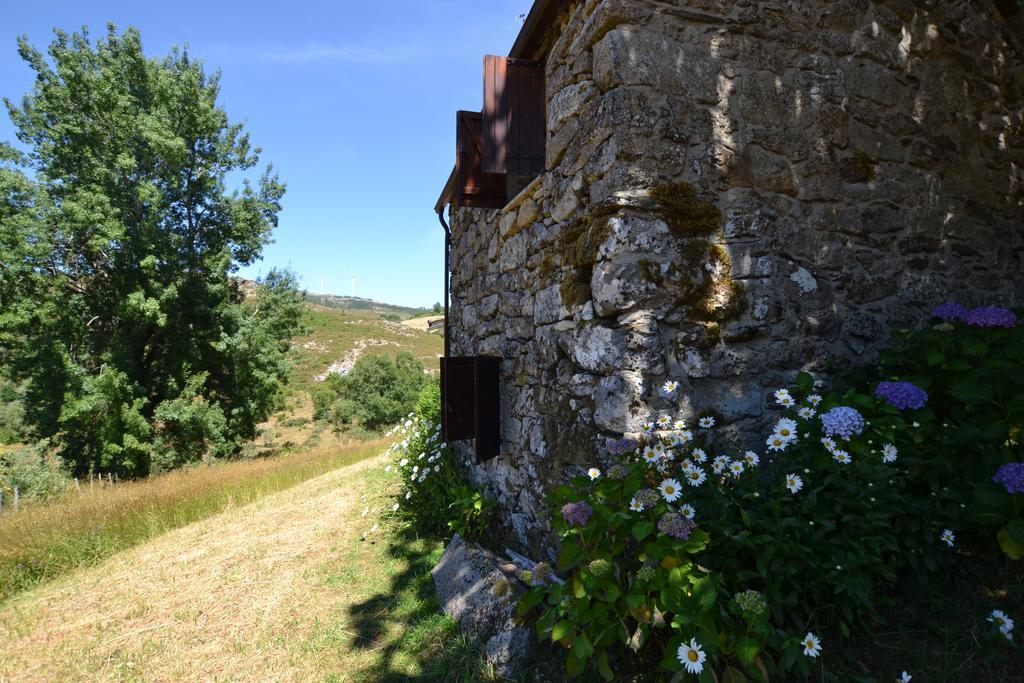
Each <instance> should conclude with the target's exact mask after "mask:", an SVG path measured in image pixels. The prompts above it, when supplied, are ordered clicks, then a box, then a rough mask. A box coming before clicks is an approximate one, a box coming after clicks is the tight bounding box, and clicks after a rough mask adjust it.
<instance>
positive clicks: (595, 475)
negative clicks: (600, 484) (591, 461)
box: [587, 467, 601, 481]
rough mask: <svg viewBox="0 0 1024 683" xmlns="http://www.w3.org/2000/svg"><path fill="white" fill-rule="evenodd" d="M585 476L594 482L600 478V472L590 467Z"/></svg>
mask: <svg viewBox="0 0 1024 683" xmlns="http://www.w3.org/2000/svg"><path fill="white" fill-rule="evenodd" d="M587 476H588V477H590V481H594V480H595V479H597V478H598V477H600V476H601V470H599V469H597V468H596V467H591V468H590V469H589V470H587Z"/></svg>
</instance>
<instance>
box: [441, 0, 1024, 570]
mask: <svg viewBox="0 0 1024 683" xmlns="http://www.w3.org/2000/svg"><path fill="white" fill-rule="evenodd" d="M558 31H559V33H556V35H557V40H556V42H555V43H554V46H553V48H552V51H551V55H550V57H549V60H548V64H547V78H548V82H547V87H548V145H547V167H548V169H549V171H548V172H547V173H546V174H544V175H543V176H541V177H540V178H539V179H538V180H537V181H535V183H534V184H533V185H531V186H530V187H529V188H527V190H525V191H524V192H523V193H522V194H521V195H520V196H519V197H517V198H516V200H514V201H513V202H512V204H510V206H509V207H506V208H505V209H504V210H501V211H482V210H474V209H462V210H458V211H456V212H455V213H454V215H453V216H452V227H453V245H454V249H453V261H452V280H451V290H452V301H453V307H452V315H451V321H450V326H449V330H450V333H451V335H452V340H453V352H454V353H455V354H457V355H461V354H466V355H471V354H494V355H499V356H501V357H502V358H504V362H503V365H502V397H501V398H502V419H503V439H504V444H503V453H502V455H501V456H499V457H498V458H496V459H495V460H493V461H491V462H489V463H487V464H484V465H482V466H478V467H475V468H474V470H473V472H474V476H475V477H476V478H477V479H478V480H479V481H481V482H485V483H487V484H488V486H489V487H490V488H491V489H492V492H493V493H494V494H495V495H497V496H498V497H499V501H500V504H501V508H502V510H503V513H504V514H505V516H506V520H505V521H506V522H507V523H508V525H509V528H510V530H511V532H512V534H513V535H514V536H515V539H516V540H517V542H518V543H519V544H520V545H521V546H526V547H528V548H530V549H531V550H532V551H534V552H536V553H538V554H539V553H540V552H541V550H542V548H543V547H544V546H546V544H547V527H546V523H545V517H546V514H547V512H546V510H545V509H544V508H545V495H546V491H547V490H548V489H549V487H550V485H551V484H552V483H553V482H556V481H559V480H562V479H564V478H565V477H566V476H569V475H572V474H575V473H576V472H577V471H578V468H580V467H583V466H584V465H587V466H589V465H591V464H593V463H595V462H596V461H599V460H600V459H601V454H602V453H604V452H605V451H604V446H605V444H606V443H607V440H608V439H610V438H616V437H619V436H620V435H621V434H622V433H623V432H630V431H636V430H637V429H638V427H639V425H640V423H641V422H642V421H643V420H644V419H645V418H646V417H647V416H648V415H649V414H657V413H659V412H672V413H673V414H674V413H675V412H676V410H677V409H680V410H681V411H682V413H683V415H684V416H685V417H688V418H690V419H691V420H692V419H693V418H694V417H695V416H697V415H703V414H709V413H712V414H715V415H716V416H717V417H718V419H719V420H720V422H721V423H722V424H723V425H724V426H725V427H724V429H723V430H722V433H721V436H720V437H719V438H720V439H722V441H723V444H722V447H723V448H725V447H726V446H725V443H727V442H728V443H730V445H731V446H736V447H738V446H740V445H746V444H750V443H757V444H760V443H761V438H763V437H760V436H758V435H759V434H761V433H762V432H761V431H760V430H761V429H762V427H763V421H764V420H766V419H768V417H769V416H768V415H767V414H766V411H767V410H768V408H767V406H768V397H769V394H770V392H771V390H773V389H774V388H776V387H778V386H780V385H783V384H785V383H787V382H788V381H790V380H791V379H792V377H793V375H794V373H795V372H796V371H798V370H801V369H824V368H826V367H827V365H828V363H829V362H831V361H839V362H847V361H853V362H863V361H865V360H868V359H869V358H870V356H871V354H872V352H873V351H874V350H875V349H876V348H877V347H879V346H880V345H882V344H884V343H885V341H886V337H887V332H888V330H890V329H892V328H894V327H899V326H906V325H912V324H918V323H921V322H922V321H923V320H924V319H925V318H926V316H927V311H928V310H929V309H930V307H931V306H932V305H934V304H936V303H939V302H941V301H943V300H945V299H947V298H951V297H953V298H957V299H959V300H960V301H961V302H963V303H966V304H980V303H986V304H1002V305H1019V304H1021V302H1022V297H1024V280H1022V277H1021V271H1022V270H1024V263H1022V261H1024V218H1022V216H1024V212H1022V206H1024V193H1022V189H1021V183H1022V181H1024V172H1022V165H1024V134H1022V108H1024V97H1022V94H1021V93H1022V92H1024V58H1022V55H1021V53H1019V52H1018V51H1016V49H1015V48H1014V47H1011V46H1010V45H1008V44H1007V42H1006V40H1005V38H1004V36H1003V33H1002V25H1001V19H1000V18H999V17H998V15H996V14H995V13H994V10H993V9H992V8H991V5H990V3H988V2H980V1H979V2H937V1H932V2H927V1H925V2H918V1H916V0H915V1H912V0H889V1H886V2H880V1H879V2H871V1H869V0H838V1H836V0H804V1H802V2H785V3H783V2H758V1H746V2H733V1H732V0H728V1H726V0H688V1H678V2H658V1H655V0H589V1H587V2H578V3H575V4H574V5H573V6H572V9H571V11H570V13H569V15H568V16H567V18H566V20H565V23H564V24H563V25H562V26H561V27H558ZM666 379H675V380H678V381H680V382H681V390H680V396H682V397H683V400H682V405H681V406H676V405H670V404H669V402H668V399H666V398H665V397H664V396H663V395H662V394H660V393H659V389H658V388H659V387H660V386H661V384H662V383H663V382H664V381H665V380H666Z"/></svg>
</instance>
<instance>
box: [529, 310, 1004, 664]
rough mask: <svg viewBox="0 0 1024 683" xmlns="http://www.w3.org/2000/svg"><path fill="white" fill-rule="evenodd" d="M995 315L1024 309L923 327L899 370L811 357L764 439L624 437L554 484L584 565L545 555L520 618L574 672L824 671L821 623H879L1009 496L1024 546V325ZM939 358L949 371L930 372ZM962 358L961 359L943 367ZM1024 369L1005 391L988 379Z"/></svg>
mask: <svg viewBox="0 0 1024 683" xmlns="http://www.w3.org/2000/svg"><path fill="white" fill-rule="evenodd" d="M971 320H974V321H975V322H974V323H972V322H971ZM992 320H996V321H1002V322H1005V321H1007V320H1008V318H1007V317H1006V316H1005V315H1002V314H997V313H992V312H991V311H990V312H988V313H985V314H978V315H976V316H975V317H974V318H973V319H972V318H967V317H965V324H963V325H949V324H945V323H944V324H943V326H940V327H938V328H936V329H934V330H928V331H924V332H921V333H916V334H910V333H907V334H905V335H903V337H902V341H901V343H900V345H898V346H897V347H896V348H895V349H894V350H893V352H891V353H890V354H887V355H886V356H885V357H884V358H883V359H882V362H881V365H880V366H879V367H880V368H882V372H881V374H880V373H879V372H878V368H875V369H874V370H872V371H865V372H862V373H860V374H859V375H858V376H857V380H858V382H857V383H856V384H853V383H847V384H845V385H844V386H842V387H839V388H837V389H836V390H834V391H832V392H829V393H825V392H822V394H818V393H815V392H816V391H817V390H818V387H817V386H815V382H814V380H813V378H812V377H811V376H810V375H808V374H806V373H801V375H799V376H798V377H797V379H796V384H795V386H794V387H791V388H789V389H780V390H778V391H776V392H775V394H774V400H775V403H776V404H777V405H778V407H780V408H781V409H783V410H785V411H787V414H786V415H785V416H784V417H782V418H781V419H779V420H778V421H777V423H776V426H775V429H774V431H773V433H772V434H771V435H770V436H769V437H768V439H767V440H766V448H767V450H766V451H765V452H764V455H758V454H756V453H754V452H751V451H748V452H746V453H744V454H743V455H735V454H733V455H731V456H727V455H723V454H721V453H722V451H717V452H716V451H715V450H714V449H713V447H714V446H715V445H716V443H717V442H716V441H715V438H714V424H715V420H714V418H713V417H712V416H710V415H706V416H704V417H702V418H701V419H700V420H699V421H698V425H699V427H698V428H696V429H689V428H688V427H687V425H686V424H685V422H683V421H682V420H674V419H673V418H672V416H667V415H665V416H661V417H660V418H659V419H658V420H657V421H656V422H655V421H652V422H649V423H647V424H646V425H645V430H644V434H642V435H640V436H639V437H638V438H637V439H636V440H631V439H623V440H621V441H618V442H615V443H613V444H612V445H611V447H610V448H609V454H610V455H611V456H613V458H614V460H615V461H614V462H613V463H612V464H610V465H606V471H602V470H601V469H600V468H597V467H594V468H591V469H590V471H589V472H588V473H587V475H586V476H580V477H577V478H575V479H573V480H572V481H571V482H570V483H569V484H568V485H566V486H563V487H559V488H558V489H556V490H555V491H554V492H553V495H552V501H551V503H552V509H554V510H556V513H555V515H554V517H553V521H552V526H553V529H554V530H555V532H556V533H557V534H558V535H559V537H560V538H561V539H562V540H561V549H560V553H559V555H558V561H557V566H556V570H557V571H558V572H559V573H562V574H563V575H564V576H565V577H566V580H565V582H564V583H560V582H558V581H555V580H553V579H552V580H538V579H537V577H538V575H540V576H543V575H544V574H545V572H538V570H534V572H533V573H532V579H533V582H534V584H535V585H534V586H533V587H532V588H530V590H528V591H527V592H526V593H525V594H524V596H523V598H522V600H521V602H520V608H519V611H520V615H521V616H527V615H529V616H530V617H531V618H533V619H536V627H537V631H538V634H539V635H541V636H543V637H548V638H550V639H551V640H552V641H555V642H558V643H560V644H561V645H563V646H564V647H566V648H567V649H568V650H569V653H568V659H567V662H566V669H567V672H568V673H569V674H570V675H577V674H580V673H582V672H583V671H585V670H586V669H588V668H591V667H592V668H596V670H597V671H598V673H600V674H601V675H602V676H603V677H604V678H605V679H608V680H610V679H611V678H613V677H614V675H615V672H614V671H613V670H612V662H615V661H622V657H621V654H622V653H623V651H624V650H625V649H626V648H628V649H631V650H633V651H634V652H636V653H637V654H638V655H639V656H640V658H641V660H642V661H643V662H645V663H646V665H648V666H649V665H651V664H652V663H654V662H657V664H655V665H656V666H660V667H661V668H662V669H665V670H669V671H680V670H683V669H685V670H686V671H688V672H691V673H696V674H701V676H702V677H703V679H704V680H712V677H720V679H721V680H726V679H729V680H745V679H746V678H752V679H754V680H767V679H768V678H769V677H775V676H779V675H781V676H785V677H791V676H792V675H794V673H797V672H800V673H804V674H806V673H808V672H809V671H810V665H811V663H812V661H814V660H815V659H816V658H817V657H818V656H819V653H820V652H821V650H822V648H823V647H827V646H828V645H827V643H826V644H824V645H823V641H824V640H825V639H823V638H821V637H819V635H817V634H826V635H827V636H829V637H832V636H835V637H836V638H848V637H850V636H851V634H852V633H853V632H854V630H856V629H865V628H871V627H874V626H876V625H877V622H878V619H879V617H878V613H877V609H876V608H877V607H878V606H880V605H882V604H884V603H885V602H886V601H887V594H888V592H887V591H886V587H887V586H891V587H896V586H897V582H898V581H899V580H906V578H907V577H912V578H913V580H914V581H916V582H918V583H920V584H927V582H928V579H929V577H930V576H935V575H937V574H939V573H940V572H941V571H942V570H943V569H945V568H948V567H949V566H950V563H951V562H952V561H953V559H954V557H955V547H956V546H958V545H959V544H960V543H961V539H959V538H958V536H959V535H961V534H962V535H963V536H964V537H965V538H970V537H971V536H972V533H973V532H974V531H975V530H976V529H977V524H979V523H981V522H984V521H985V520H986V519H987V520H988V521H989V522H994V521H996V520H995V518H994V517H991V515H994V514H995V513H993V512H992V504H994V505H995V508H998V509H999V510H1001V511H1002V512H1001V513H1000V514H1001V515H1002V516H1000V517H999V522H1000V523H1001V524H1004V525H1005V526H1003V527H1002V528H1001V529H1000V531H999V542H1000V544H1001V545H1002V546H1003V549H1004V550H1006V551H1007V554H1008V555H1010V556H1011V557H1013V556H1014V553H1013V552H1011V551H1014V550H1015V549H1016V543H1017V540H1016V538H1017V537H1016V534H1017V533H1018V531H1020V530H1024V526H1021V527H1018V524H1019V520H1018V521H1014V520H1017V518H1016V517H1013V518H1009V517H1007V515H1009V514H1010V512H1011V511H1012V510H1013V506H1014V505H1016V504H1017V501H1015V500H1010V499H1009V498H1007V496H1012V495H1013V494H1011V493H1010V491H1012V490H1015V489H1016V488H1017V487H1018V485H1020V486H1021V487H1024V482H1022V481H1020V479H1021V478H1022V477H1024V470H1021V471H1018V470H1017V469H1016V468H1015V467H1013V466H1010V467H1003V468H1002V469H999V470H998V472H997V471H996V463H999V464H1001V465H1004V466H1005V465H1006V464H1007V463H1010V462H1011V461H1020V460H1021V459H1022V458H1021V457H1020V452H1019V448H1020V446H1019V442H1018V435H1019V432H1020V425H1021V421H1020V415H1021V410H1020V407H1021V405H1022V403H1021V402H1022V401H1024V387H1021V386H1020V384H1019V383H1018V382H1024V378H1022V377H1021V372H1020V368H1021V367H1022V365H1021V363H1020V354H1021V348H1022V346H1021V341H1022V339H1021V337H1020V334H1021V331H1020V329H1018V328H1016V327H1014V326H1012V324H1011V325H1010V326H1008V327H1004V326H1001V325H1000V326H995V325H986V326H985V327H984V329H980V330H979V329H977V328H978V327H979V325H980V323H979V322H978V321H992ZM972 324H973V326H974V327H972ZM933 332H934V333H935V334H940V335H946V336H943V337H933ZM982 344H983V345H984V346H982ZM934 347H940V348H942V349H943V351H942V357H941V359H940V358H939V357H938V355H937V354H935V353H933V351H934ZM964 354H971V355H972V357H973V358H974V362H973V363H969V364H968V363H966V362H965V361H964V359H963V358H962V356H963V355H964ZM929 358H930V360H929ZM922 359H923V362H924V363H927V364H928V365H927V366H925V368H931V370H927V369H925V370H923V371H922V372H920V373H919V374H918V373H914V372H912V369H913V368H914V367H915V364H916V363H919V362H921V361H922ZM943 363H948V364H949V365H950V367H951V369H952V370H953V371H954V372H953V373H950V374H946V373H944V372H942V373H939V372H936V370H938V369H940V368H939V367H936V366H941V365H942V364H943ZM968 365H969V367H967V366H968ZM955 373H968V374H969V375H970V378H963V377H957V376H956V374H955ZM1010 373H1016V377H1015V378H1014V379H1013V380H1010V381H1006V382H1004V383H1003V386H1001V387H999V388H995V387H991V388H982V387H979V386H975V384H976V383H978V382H981V381H986V380H983V379H982V378H987V381H989V382H991V383H996V382H997V381H998V380H997V377H998V376H999V375H1006V374H1010ZM940 374H941V375H942V376H941V377H935V376H936V375H940ZM929 380H930V381H929ZM670 389H671V390H672V391H674V390H675V385H674V384H672V383H669V384H667V385H666V391H669V390H670ZM968 423H970V424H968ZM964 434H966V435H967V436H966V437H965V436H964ZM965 439H966V440H970V444H968V443H967V441H966V440H965ZM722 448H723V450H724V448H725V447H724V446H723V447H722ZM963 449H968V450H966V451H965V450H963ZM974 451H977V457H976V458H973V459H972V462H971V463H970V464H969V465H968V464H965V463H964V462H963V461H964V459H965V458H964V456H965V454H967V453H973V452H974ZM982 451H984V453H983V452H982ZM726 452H728V451H726ZM734 453H735V452H734ZM1022 467H1024V466H1022ZM993 476H996V478H997V480H998V482H992V477H993ZM969 477H973V479H971V478H969ZM1006 480H1009V483H1008V484H1007V483H1006ZM999 487H1002V489H1003V490H1002V493H1000V494H999V495H998V496H996V492H995V491H994V489H996V488H999ZM997 498H998V500H997ZM965 510H966V512H967V514H965ZM984 515H990V517H989V518H985V517H984ZM1008 519H1009V521H1007V520H1008ZM1007 548H1009V550H1007ZM992 550H993V551H994V550H995V548H994V546H993V547H992ZM538 569H540V566H538ZM981 618H983V616H982V615H979V619H981ZM1000 624H1001V626H1000V628H999V633H1001V634H1002V635H1003V636H1005V638H1003V639H1002V640H1004V641H1005V640H1008V639H1009V638H1010V634H1009V632H1008V631H1006V630H1005V625H1006V622H1005V621H1004V622H1000ZM989 630H991V629H989ZM1011 630H1012V627H1011ZM996 638H997V640H998V639H999V638H998V636H996Z"/></svg>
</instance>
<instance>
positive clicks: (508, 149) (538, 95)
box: [482, 55, 547, 198]
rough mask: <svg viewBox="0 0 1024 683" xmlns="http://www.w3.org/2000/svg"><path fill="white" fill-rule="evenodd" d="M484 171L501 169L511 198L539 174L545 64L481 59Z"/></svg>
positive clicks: (544, 137)
mask: <svg viewBox="0 0 1024 683" xmlns="http://www.w3.org/2000/svg"><path fill="white" fill-rule="evenodd" d="M482 115H483V134H484V141H483V169H484V171H486V172H490V173H504V174H505V176H506V184H507V188H508V190H507V194H508V196H509V197H510V198H511V197H513V196H515V195H516V194H518V193H519V190H521V189H522V188H524V187H526V185H528V184H529V183H530V181H531V180H533V179H534V178H535V177H537V176H538V175H539V174H541V173H543V172H544V151H545V150H544V146H545V142H546V140H547V106H546V91H545V79H544V64H543V63H541V62H530V61H525V60H521V59H509V58H507V57H495V56H494V55H488V56H486V57H484V108H483V112H482Z"/></svg>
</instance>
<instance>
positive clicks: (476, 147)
mask: <svg viewBox="0 0 1024 683" xmlns="http://www.w3.org/2000/svg"><path fill="white" fill-rule="evenodd" d="M455 145H456V150H455V178H456V200H457V201H456V203H457V204H458V205H459V206H471V207H478V208H484V209H500V208H501V207H503V206H505V177H504V175H501V174H497V173H485V172H484V170H483V167H482V162H483V155H484V141H483V118H482V115H481V114H480V112H470V111H460V112H458V113H457V114H456V121H455Z"/></svg>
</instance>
